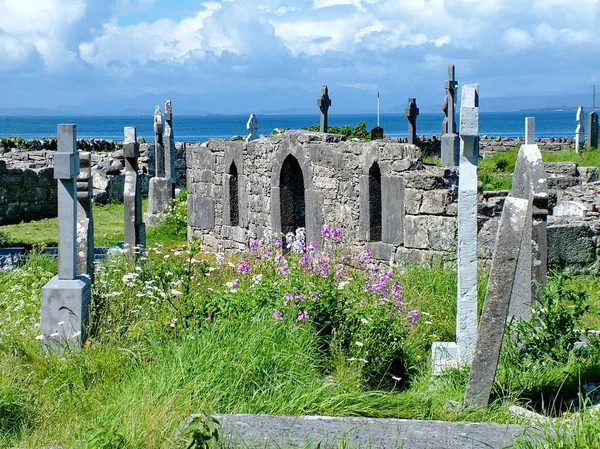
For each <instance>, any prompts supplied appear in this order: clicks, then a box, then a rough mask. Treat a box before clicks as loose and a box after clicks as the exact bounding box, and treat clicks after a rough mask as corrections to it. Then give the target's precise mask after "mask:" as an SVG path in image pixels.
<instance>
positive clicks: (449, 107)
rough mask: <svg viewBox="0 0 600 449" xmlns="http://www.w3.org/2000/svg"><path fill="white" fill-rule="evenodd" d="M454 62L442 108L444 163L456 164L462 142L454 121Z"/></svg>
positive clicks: (456, 87) (446, 84) (450, 67)
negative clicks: (443, 116)
mask: <svg viewBox="0 0 600 449" xmlns="http://www.w3.org/2000/svg"><path fill="white" fill-rule="evenodd" d="M455 78H456V77H455V70H454V64H450V65H449V66H448V81H446V83H445V88H446V97H445V99H444V104H443V105H442V110H443V111H444V115H445V118H444V121H443V122H442V137H441V141H442V154H441V156H442V165H444V166H451V167H453V166H456V165H458V161H459V158H460V142H459V140H458V135H457V134H456V123H455V121H454V107H455V105H456V92H457V90H458V81H456V79H455Z"/></svg>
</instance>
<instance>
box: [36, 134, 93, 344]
mask: <svg viewBox="0 0 600 449" xmlns="http://www.w3.org/2000/svg"><path fill="white" fill-rule="evenodd" d="M57 134H58V136H57V141H58V151H57V152H56V153H55V155H54V178H55V179H56V180H57V181H58V275H57V276H55V277H53V278H52V279H50V281H48V283H47V284H46V285H45V286H44V287H43V288H42V317H41V323H40V331H41V337H42V345H43V346H44V348H45V349H46V350H48V351H51V352H62V351H63V350H64V349H65V348H66V347H67V346H71V347H79V346H80V345H81V342H82V341H85V338H86V334H85V331H86V326H87V322H88V312H89V303H90V286H91V281H90V278H89V277H87V276H78V275H77V245H76V241H75V239H76V237H75V236H76V232H77V174H78V173H79V157H78V154H77V136H76V128H75V125H58V127H57Z"/></svg>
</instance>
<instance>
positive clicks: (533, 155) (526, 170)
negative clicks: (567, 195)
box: [508, 145, 548, 319]
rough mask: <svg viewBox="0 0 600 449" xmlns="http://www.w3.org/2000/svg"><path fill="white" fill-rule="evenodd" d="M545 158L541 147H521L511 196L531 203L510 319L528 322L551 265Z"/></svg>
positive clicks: (518, 263)
mask: <svg viewBox="0 0 600 449" xmlns="http://www.w3.org/2000/svg"><path fill="white" fill-rule="evenodd" d="M546 177H547V176H546V170H545V168H544V162H543V161H542V154H541V153H540V149H539V148H538V146H537V145H521V148H520V149H519V153H518V155H517V161H516V162H515V170H514V172H513V183H512V188H511V191H510V195H511V196H513V197H515V198H522V199H524V200H527V202H528V210H527V220H526V221H525V231H524V234H523V240H522V242H521V248H520V251H519V260H518V262H517V275H516V280H515V285H514V288H513V291H512V297H511V301H510V307H509V311H508V313H509V316H511V317H515V318H517V319H521V318H524V319H527V318H529V317H530V316H531V308H532V302H533V301H534V300H535V299H536V298H537V297H538V296H539V289H540V286H541V285H543V284H544V283H545V282H546V270H547V265H548V235H547V230H546V228H547V217H548V184H547V181H546Z"/></svg>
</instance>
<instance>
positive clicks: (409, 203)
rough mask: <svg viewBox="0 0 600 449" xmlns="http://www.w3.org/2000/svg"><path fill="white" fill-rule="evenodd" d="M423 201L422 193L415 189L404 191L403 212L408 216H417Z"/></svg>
mask: <svg viewBox="0 0 600 449" xmlns="http://www.w3.org/2000/svg"><path fill="white" fill-rule="evenodd" d="M422 201H423V192H422V191H421V190H417V189H405V190H404V210H405V212H406V214H408V215H418V214H419V210H420V209H421V202H422Z"/></svg>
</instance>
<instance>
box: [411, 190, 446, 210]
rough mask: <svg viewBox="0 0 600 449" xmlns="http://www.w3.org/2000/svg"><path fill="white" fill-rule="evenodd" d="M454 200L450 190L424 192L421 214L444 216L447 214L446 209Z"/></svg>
mask: <svg viewBox="0 0 600 449" xmlns="http://www.w3.org/2000/svg"><path fill="white" fill-rule="evenodd" d="M453 199H454V198H453V195H452V191H451V190H448V189H443V190H442V189H440V190H430V191H426V192H423V201H422V203H421V207H420V209H419V213H421V214H431V215H444V214H445V213H446V207H447V206H448V205H449V204H450V203H451V202H452V200H453Z"/></svg>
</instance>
